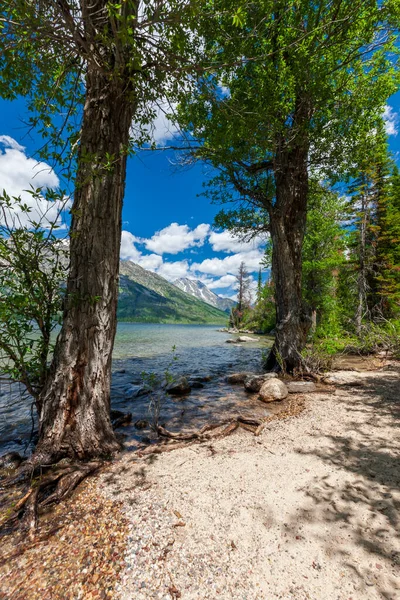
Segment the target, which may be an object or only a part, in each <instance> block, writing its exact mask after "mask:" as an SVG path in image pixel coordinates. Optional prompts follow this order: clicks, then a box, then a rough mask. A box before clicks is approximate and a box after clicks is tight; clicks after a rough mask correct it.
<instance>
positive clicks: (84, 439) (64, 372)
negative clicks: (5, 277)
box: [35, 64, 134, 461]
mask: <svg viewBox="0 0 400 600" xmlns="http://www.w3.org/2000/svg"><path fill="white" fill-rule="evenodd" d="M133 109H134V105H133V101H132V94H130V93H129V91H128V90H127V86H126V83H124V82H123V81H122V80H121V81H119V80H117V81H115V80H114V81H113V80H112V79H111V78H109V77H106V76H105V75H103V74H102V73H101V71H100V70H99V69H96V68H95V67H93V66H92V65H91V64H89V66H88V73H87V81H86V102H85V107H84V116H83V124H82V129H81V139H80V149H79V156H78V172H77V180H76V188H75V196H74V204H73V208H72V225H71V235H70V240H71V241H70V257H71V264H70V273H69V277H68V283H67V291H66V304H65V311H64V320H63V326H62V330H61V332H60V335H59V338H58V341H57V346H56V349H55V354H54V359H53V363H52V366H51V369H50V374H49V377H48V380H47V383H46V386H45V388H44V390H43V393H42V395H41V398H40V402H41V415H40V424H39V443H38V446H37V449H36V455H35V456H36V459H38V460H42V461H47V460H53V461H54V460H57V459H59V458H61V457H63V456H72V457H77V458H88V457H92V456H99V455H104V454H108V453H110V452H113V451H115V450H117V449H118V448H119V444H118V442H117V440H116V437H115V435H114V432H113V429H112V426H111V421H110V377H111V355H112V349H113V344H114V337H115V332H116V311H117V299H118V269H119V253H120V240H121V211H122V201H123V196H124V187H125V173H126V157H127V147H128V142H129V129H130V124H131V120H132V115H133Z"/></svg>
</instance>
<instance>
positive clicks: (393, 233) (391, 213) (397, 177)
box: [377, 166, 400, 318]
mask: <svg viewBox="0 0 400 600" xmlns="http://www.w3.org/2000/svg"><path fill="white" fill-rule="evenodd" d="M378 240H379V252H378V258H379V262H380V272H379V273H378V275H377V281H378V284H379V290H380V294H381V296H382V298H383V300H384V303H385V306H386V311H385V315H386V316H387V317H396V318H399V316H400V173H399V169H398V167H397V166H394V167H393V169H392V173H391V176H390V179H389V185H388V195H387V202H386V204H385V206H384V209H383V210H382V211H381V215H380V229H379V238H378Z"/></svg>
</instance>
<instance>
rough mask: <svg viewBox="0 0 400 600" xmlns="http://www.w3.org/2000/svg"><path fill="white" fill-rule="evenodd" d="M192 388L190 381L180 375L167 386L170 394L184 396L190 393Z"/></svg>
mask: <svg viewBox="0 0 400 600" xmlns="http://www.w3.org/2000/svg"><path fill="white" fill-rule="evenodd" d="M190 390H191V387H190V383H189V381H188V379H187V378H186V377H178V379H175V381H173V382H172V383H169V384H168V385H167V387H166V391H167V392H168V394H171V395H172V396H183V395H184V394H188V393H189V392H190Z"/></svg>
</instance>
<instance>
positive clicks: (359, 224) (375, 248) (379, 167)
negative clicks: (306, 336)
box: [347, 122, 392, 336]
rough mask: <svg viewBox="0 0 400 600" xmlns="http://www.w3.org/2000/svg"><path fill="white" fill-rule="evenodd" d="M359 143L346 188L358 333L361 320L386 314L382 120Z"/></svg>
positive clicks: (387, 163) (387, 161)
mask: <svg viewBox="0 0 400 600" xmlns="http://www.w3.org/2000/svg"><path fill="white" fill-rule="evenodd" d="M363 146H364V148H363V152H362V156H361V157H360V159H359V160H358V161H357V163H358V169H359V173H358V174H357V177H356V178H355V179H354V180H353V181H352V182H351V185H350V187H349V191H350V202H349V205H348V211H347V212H348V219H349V220H350V222H351V231H350V235H349V237H350V243H349V250H350V254H349V264H348V266H349V267H351V268H352V270H353V271H354V274H355V280H356V281H355V283H356V285H355V290H354V293H355V303H354V304H355V306H354V324H355V330H356V333H357V335H358V336H360V334H361V331H362V328H363V323H364V321H368V322H371V321H375V322H377V321H379V320H382V318H385V317H388V316H390V315H389V311H388V302H387V297H386V295H385V294H383V293H382V291H383V290H382V281H383V279H382V273H383V271H387V267H386V265H387V263H388V260H390V259H389V256H388V254H387V252H386V249H387V250H389V247H390V245H391V243H390V241H389V238H390V235H389V236H388V235H387V233H388V231H387V230H388V228H389V229H390V224H389V222H391V219H390V218H389V219H388V215H389V212H390V208H389V204H390V188H391V184H390V183H391V182H390V171H391V169H392V161H391V158H390V155H389V151H388V145H387V135H386V132H385V130H384V124H383V122H381V123H379V124H378V126H377V128H376V131H374V132H372V134H369V135H368V136H367V138H366V139H365V141H364V144H363ZM388 211H389V212H388ZM385 246H386V247H387V248H386V249H385ZM389 253H390V251H389Z"/></svg>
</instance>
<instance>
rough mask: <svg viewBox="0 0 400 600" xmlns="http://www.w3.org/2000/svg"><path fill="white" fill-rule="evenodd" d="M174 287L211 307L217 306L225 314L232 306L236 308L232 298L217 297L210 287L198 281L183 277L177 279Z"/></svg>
mask: <svg viewBox="0 0 400 600" xmlns="http://www.w3.org/2000/svg"><path fill="white" fill-rule="evenodd" d="M174 285H176V287H178V288H179V289H180V290H182V291H183V292H186V293H187V294H190V295H191V296H194V297H195V298H198V299H199V300H202V301H203V302H206V303H207V304H211V306H215V307H216V308H219V309H220V310H224V311H225V312H230V310H231V308H232V306H235V304H236V302H235V301H234V300H231V299H230V298H222V297H221V296H217V294H214V292H212V291H211V290H209V289H208V287H207V286H206V285H204V283H202V282H201V281H199V280H198V279H187V277H182V278H181V279H176V280H175V281H174Z"/></svg>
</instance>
